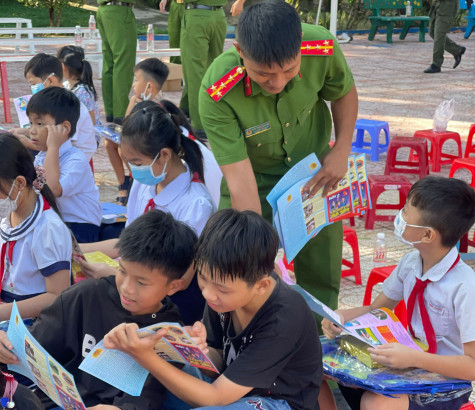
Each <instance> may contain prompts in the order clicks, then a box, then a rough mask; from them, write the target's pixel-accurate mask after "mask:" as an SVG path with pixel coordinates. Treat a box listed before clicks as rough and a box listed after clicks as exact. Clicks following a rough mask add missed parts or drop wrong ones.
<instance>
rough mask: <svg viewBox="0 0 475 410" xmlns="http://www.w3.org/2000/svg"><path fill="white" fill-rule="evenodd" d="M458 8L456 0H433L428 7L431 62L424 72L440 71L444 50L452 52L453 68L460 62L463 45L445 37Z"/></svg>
mask: <svg viewBox="0 0 475 410" xmlns="http://www.w3.org/2000/svg"><path fill="white" fill-rule="evenodd" d="M457 10H458V0H433V2H432V5H431V7H430V11H429V16H430V21H429V34H430V36H431V37H432V38H433V39H434V48H433V53H432V64H431V65H430V66H429V67H428V68H426V69H425V70H424V73H427V74H434V73H440V71H441V69H440V67H442V63H443V62H444V51H447V52H448V53H450V54H452V55H453V56H454V59H455V63H454V68H457V66H458V65H459V64H460V61H461V60H462V55H463V54H464V53H465V47H462V46H459V45H458V44H457V43H455V42H454V41H452V40H451V39H450V38H449V37H447V33H448V32H449V31H450V27H451V26H452V23H453V22H454V19H455V15H456V14H457Z"/></svg>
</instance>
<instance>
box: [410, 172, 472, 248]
mask: <svg viewBox="0 0 475 410" xmlns="http://www.w3.org/2000/svg"><path fill="white" fill-rule="evenodd" d="M407 201H408V203H410V204H411V205H412V206H414V207H415V208H417V209H418V210H419V211H420V213H421V218H422V220H421V221H420V224H421V225H426V226H430V227H431V228H434V229H435V230H436V231H437V232H439V234H440V236H441V241H442V245H443V246H445V247H453V246H455V245H456V244H457V242H458V241H459V240H460V238H462V236H463V235H465V233H466V232H468V230H469V229H470V228H471V227H472V225H473V224H474V223H475V190H474V189H473V188H472V187H471V186H470V185H468V184H467V183H466V182H464V181H461V180H459V179H455V178H442V177H426V178H424V179H421V180H420V181H417V182H416V183H415V184H414V185H413V186H412V187H411V190H410V191H409V195H408V196H407Z"/></svg>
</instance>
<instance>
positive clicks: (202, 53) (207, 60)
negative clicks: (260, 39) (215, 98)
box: [180, 8, 227, 130]
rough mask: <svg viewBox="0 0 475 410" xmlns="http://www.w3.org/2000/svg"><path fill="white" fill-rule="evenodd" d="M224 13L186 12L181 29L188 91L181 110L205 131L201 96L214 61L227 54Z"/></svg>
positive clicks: (215, 11)
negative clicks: (200, 107) (200, 112)
mask: <svg viewBox="0 0 475 410" xmlns="http://www.w3.org/2000/svg"><path fill="white" fill-rule="evenodd" d="M226 28H227V27H226V18H225V16H224V10H223V9H222V8H221V9H218V10H202V9H191V10H185V12H184V15H183V22H182V27H181V39H180V45H181V61H182V65H183V78H184V80H185V88H184V90H183V95H182V98H181V101H180V107H181V108H182V109H183V108H184V109H187V108H188V110H189V112H190V118H191V125H192V127H193V128H195V129H198V130H201V129H203V126H202V125H201V121H200V116H199V111H198V94H199V91H200V85H201V80H202V79H203V76H204V75H205V72H206V70H207V69H208V67H209V65H210V64H211V62H212V61H213V60H214V59H215V58H216V57H217V56H219V55H220V54H221V53H222V52H223V47H224V38H225V37H226Z"/></svg>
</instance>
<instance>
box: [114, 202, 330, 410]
mask: <svg viewBox="0 0 475 410" xmlns="http://www.w3.org/2000/svg"><path fill="white" fill-rule="evenodd" d="M278 242H279V241H278V237H277V234H276V232H275V231H274V229H273V228H272V227H271V225H270V224H269V223H268V222H266V221H265V220H264V219H263V218H262V217H260V216H259V215H257V214H256V213H254V212H252V211H244V212H239V211H236V210H233V209H226V210H223V211H220V212H218V213H216V214H215V215H213V216H212V217H211V218H210V219H209V221H208V223H207V224H206V226H205V228H204V230H203V232H202V234H201V236H200V239H199V241H198V248H197V254H196V256H195V263H196V266H197V269H198V272H199V276H198V282H199V286H200V288H201V291H202V293H203V296H204V298H205V299H206V302H207V305H206V307H205V313H204V319H203V323H201V322H196V323H195V324H194V325H193V328H192V329H191V330H190V334H191V335H192V336H194V337H195V340H196V341H197V342H198V344H199V345H200V346H201V347H203V348H206V342H207V346H208V347H209V351H208V353H209V355H210V358H211V359H212V360H213V362H214V363H215V364H216V365H217V367H218V368H221V369H222V373H221V375H220V376H219V377H218V378H217V379H216V380H215V381H214V382H213V383H212V384H209V383H206V382H204V381H202V380H199V379H197V378H194V377H193V376H190V375H188V374H185V373H184V372H182V371H181V370H179V369H177V368H175V367H173V366H171V365H170V364H169V363H167V362H165V361H164V360H162V359H161V358H159V357H158V356H157V355H156V354H155V353H154V352H153V346H154V345H155V344H156V343H157V341H158V340H159V339H160V337H161V336H163V333H162V332H161V331H158V332H157V333H156V334H154V335H152V336H150V337H147V338H142V339H140V340H139V338H138V337H137V334H136V329H137V325H135V324H122V325H120V326H118V327H117V328H115V329H114V330H113V331H112V332H110V333H109V334H108V335H107V336H106V338H105V344H106V346H107V347H109V348H114V349H119V350H122V351H124V352H126V353H128V354H130V355H131V356H133V357H134V358H135V359H136V360H137V362H139V363H140V364H141V365H142V366H144V367H145V368H147V369H148V370H149V371H150V372H151V373H152V375H153V376H155V377H156V378H157V379H158V380H159V381H160V382H161V383H162V384H163V385H164V386H165V387H166V388H167V389H168V390H169V391H170V392H172V393H173V394H175V395H176V396H177V397H179V398H180V399H182V400H184V401H185V402H187V403H188V404H189V405H190V406H191V407H204V406H206V407H208V406H217V407H223V406H226V408H242V407H245V406H248V405H251V406H253V407H255V408H257V409H259V408H265V409H268V408H280V409H298V410H304V409H319V406H318V393H319V389H320V383H321V379H322V356H321V347H320V343H319V339H318V331H317V327H316V324H315V320H314V319H313V315H312V313H311V311H310V309H309V308H308V306H307V305H306V303H305V301H304V299H303V298H302V297H301V296H300V295H299V294H298V293H297V292H295V291H294V290H293V289H291V288H290V287H289V286H288V285H286V284H285V283H284V282H282V281H281V280H280V278H279V277H278V276H277V274H275V273H274V272H273V267H274V259H275V256H276V252H277V248H278Z"/></svg>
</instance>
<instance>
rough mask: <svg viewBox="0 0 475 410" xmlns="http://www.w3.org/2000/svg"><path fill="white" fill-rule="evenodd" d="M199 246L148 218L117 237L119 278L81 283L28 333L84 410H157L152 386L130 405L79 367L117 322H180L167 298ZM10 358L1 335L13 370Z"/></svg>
mask: <svg viewBox="0 0 475 410" xmlns="http://www.w3.org/2000/svg"><path fill="white" fill-rule="evenodd" d="M196 239H197V238H196V235H195V233H194V232H193V230H192V229H191V228H189V227H188V226H186V225H185V224H183V223H182V222H178V221H176V220H175V219H173V217H172V216H171V215H170V214H168V213H165V212H162V211H158V210H153V211H150V212H147V213H146V214H144V215H142V216H141V217H140V218H138V219H136V220H135V221H134V222H133V223H132V224H130V226H129V227H128V228H126V229H125V230H124V231H123V232H122V234H121V236H120V239H119V242H118V244H117V247H118V248H119V256H120V258H121V259H120V262H119V264H120V267H119V270H118V273H117V275H116V276H109V277H106V278H101V279H89V280H85V281H82V282H80V283H79V284H77V285H74V286H73V287H71V288H69V289H68V290H67V291H65V292H63V293H62V294H61V296H59V297H58V298H57V299H56V301H55V302H54V303H53V304H52V305H51V306H49V307H47V308H45V309H44V310H43V311H42V312H41V313H40V315H39V317H38V319H37V321H36V322H35V325H34V326H33V329H32V331H31V333H32V334H33V336H34V337H35V338H36V339H37V340H38V342H39V343H40V344H41V345H42V346H43V347H44V348H45V349H46V350H47V351H48V352H49V353H50V354H51V355H52V356H53V357H54V358H55V359H56V360H58V361H59V362H60V363H61V364H62V365H63V366H64V367H65V368H66V370H68V371H69V372H70V373H72V374H73V376H74V378H75V380H76V384H77V387H78V389H79V393H80V395H81V397H82V399H83V401H84V404H86V406H88V407H90V406H96V405H99V406H97V408H98V409H99V408H103V407H102V406H101V405H100V404H105V405H112V406H111V407H110V408H111V409H124V410H147V409H150V410H151V409H157V410H158V409H161V407H162V401H163V398H164V395H165V393H166V391H165V389H164V387H163V386H162V385H161V384H160V383H159V382H158V381H157V380H156V379H155V378H153V377H149V378H148V379H147V382H146V384H145V387H144V389H143V391H142V394H141V396H140V397H132V396H129V395H127V394H125V393H123V392H121V391H120V390H118V389H116V388H115V387H112V386H110V385H109V384H107V383H105V382H103V381H101V380H99V379H97V378H95V377H93V376H91V375H89V374H88V373H85V372H83V371H81V370H78V366H79V365H80V363H81V362H82V360H83V358H84V357H86V356H87V354H88V353H89V352H90V351H91V350H92V349H93V348H94V346H95V345H96V343H98V342H99V341H100V340H102V339H103V338H104V335H105V334H106V333H107V332H109V331H110V330H111V329H112V328H114V327H115V326H117V325H118V324H120V323H122V322H133V323H135V324H136V325H137V326H138V327H145V326H149V325H152V324H155V323H158V322H180V321H181V318H180V315H179V312H178V308H177V307H176V306H175V305H174V304H173V302H172V301H171V300H170V298H169V297H168V296H167V295H172V294H173V293H175V292H176V291H178V290H180V289H181V288H182V286H183V280H182V279H181V277H182V276H183V274H184V273H185V272H186V270H187V269H188V267H189V266H190V265H191V263H192V262H193V254H194V252H193V248H194V245H195V243H196ZM9 350H12V346H11V343H10V341H9V340H8V338H7V336H6V333H5V332H0V361H1V362H3V363H10V364H12V363H18V360H17V358H16V356H14V355H13V354H12V353H11V352H10V351H9ZM93 408H95V407H93ZM107 408H109V407H107Z"/></svg>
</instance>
